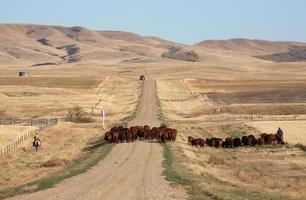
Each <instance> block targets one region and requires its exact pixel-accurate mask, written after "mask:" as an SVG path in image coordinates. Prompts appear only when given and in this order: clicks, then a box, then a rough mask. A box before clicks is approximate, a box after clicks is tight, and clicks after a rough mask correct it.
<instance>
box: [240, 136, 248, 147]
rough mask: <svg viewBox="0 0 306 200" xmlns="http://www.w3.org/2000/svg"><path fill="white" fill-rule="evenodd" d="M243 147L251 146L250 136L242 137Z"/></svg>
mask: <svg viewBox="0 0 306 200" xmlns="http://www.w3.org/2000/svg"><path fill="white" fill-rule="evenodd" d="M241 145H243V146H247V145H249V142H248V136H242V138H241Z"/></svg>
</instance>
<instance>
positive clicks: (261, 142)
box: [257, 137, 265, 145]
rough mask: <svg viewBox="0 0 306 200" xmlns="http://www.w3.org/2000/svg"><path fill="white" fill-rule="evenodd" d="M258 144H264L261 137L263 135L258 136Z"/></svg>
mask: <svg viewBox="0 0 306 200" xmlns="http://www.w3.org/2000/svg"><path fill="white" fill-rule="evenodd" d="M257 144H258V145H263V144H265V141H264V139H263V138H261V137H260V138H258V139H257Z"/></svg>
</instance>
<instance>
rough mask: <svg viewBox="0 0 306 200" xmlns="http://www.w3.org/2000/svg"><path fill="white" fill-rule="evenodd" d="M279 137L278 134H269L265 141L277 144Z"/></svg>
mask: <svg viewBox="0 0 306 200" xmlns="http://www.w3.org/2000/svg"><path fill="white" fill-rule="evenodd" d="M277 139H278V136H277V134H267V135H265V141H267V144H272V143H275V142H277Z"/></svg>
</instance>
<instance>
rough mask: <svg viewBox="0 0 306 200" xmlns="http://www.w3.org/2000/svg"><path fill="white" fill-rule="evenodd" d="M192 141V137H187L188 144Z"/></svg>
mask: <svg viewBox="0 0 306 200" xmlns="http://www.w3.org/2000/svg"><path fill="white" fill-rule="evenodd" d="M193 139H194V138H193V137H191V136H189V137H188V143H189V144H191V141H192V140H193Z"/></svg>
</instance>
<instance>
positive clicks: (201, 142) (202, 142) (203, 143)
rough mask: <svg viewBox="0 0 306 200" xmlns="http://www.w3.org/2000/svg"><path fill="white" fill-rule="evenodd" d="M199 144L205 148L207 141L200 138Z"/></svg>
mask: <svg viewBox="0 0 306 200" xmlns="http://www.w3.org/2000/svg"><path fill="white" fill-rule="evenodd" d="M198 142H199V145H200V147H204V146H205V140H203V139H202V138H198Z"/></svg>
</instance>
